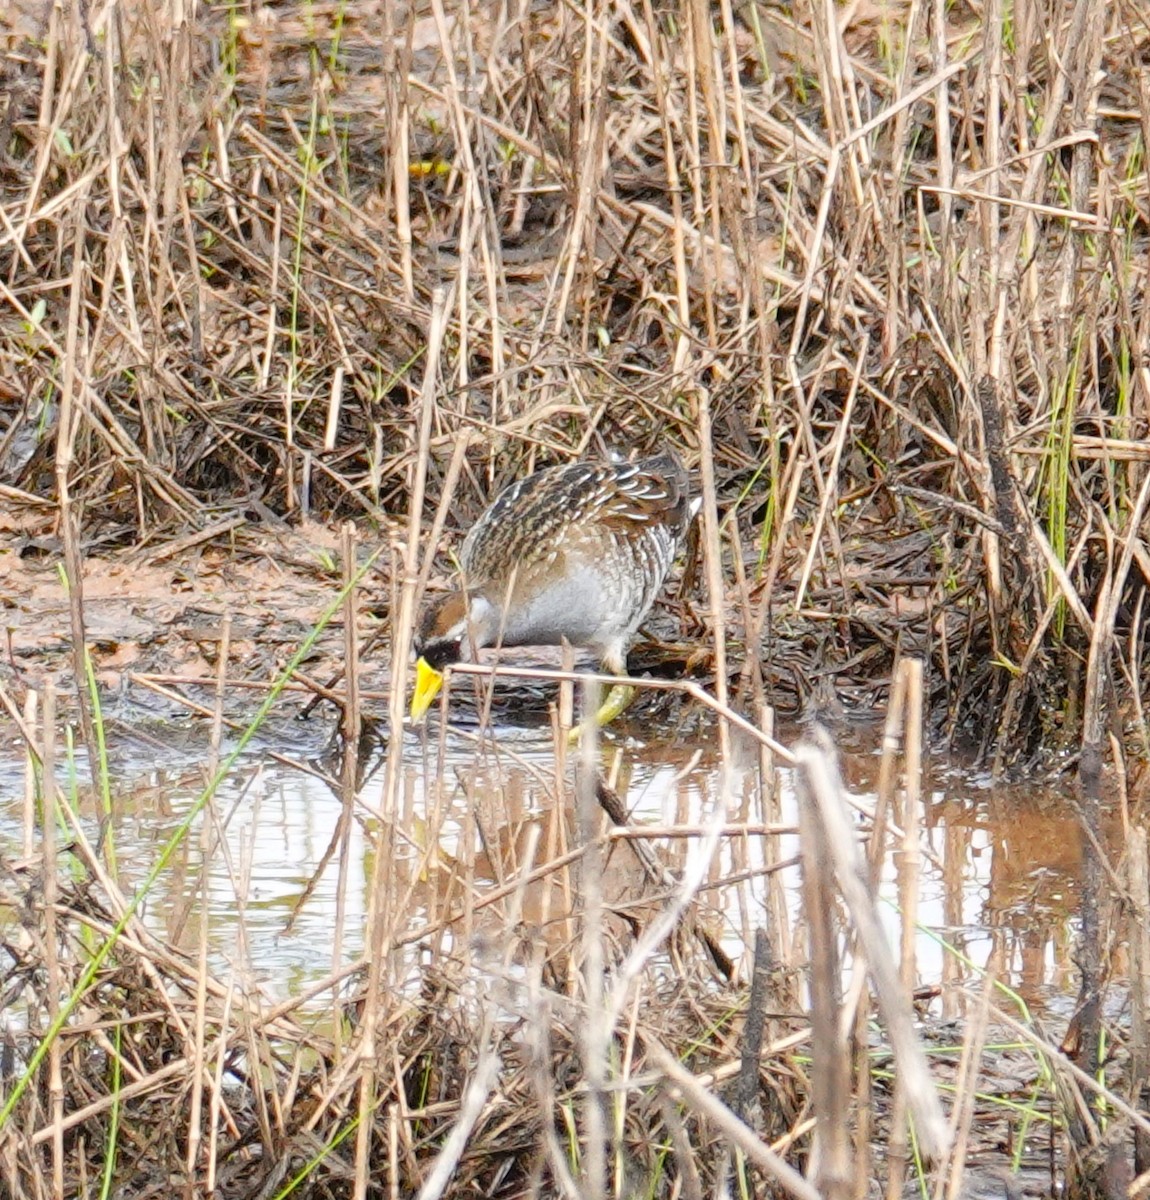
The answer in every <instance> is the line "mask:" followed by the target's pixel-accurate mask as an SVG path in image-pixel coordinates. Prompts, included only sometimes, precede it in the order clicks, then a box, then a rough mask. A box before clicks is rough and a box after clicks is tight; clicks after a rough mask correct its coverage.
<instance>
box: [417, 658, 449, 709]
mask: <svg viewBox="0 0 1150 1200" xmlns="http://www.w3.org/2000/svg"><path fill="white" fill-rule="evenodd" d="M442 686H443V672H442V671H437V670H436V669H435V668H434V667H433V666H432V665H431V664H430V663H429V662H428V661H427V659H426V658H421V659H420V660H419V661H418V662H417V663H416V664H415V692H414V693H413V694H412V697H411V719H412V720H413V721H418V720H419V719H420V717H422V716H423V714H424V713H425V712H427V710H428V709H429V708H430V707H431V702H432V701H433V700H434V699H435V697H436V696H438V695H439V689H440V688H441V687H442Z"/></svg>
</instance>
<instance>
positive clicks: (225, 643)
mask: <svg viewBox="0 0 1150 1200" xmlns="http://www.w3.org/2000/svg"><path fill="white" fill-rule="evenodd" d="M231 638H232V618H231V614H230V613H225V614H224V617H223V620H222V621H221V622H220V648H219V659H218V662H217V665H216V703H215V713H214V714H213V717H212V733H211V740H210V743H209V747H210V748H209V752H208V774H209V777H210V776H212V775H214V774H215V773H216V770H217V768H218V766H219V761H220V739H221V737H222V736H223V722H224V696H225V691H226V685H227V677H228V659H229V656H230V653H231ZM213 809H214V801H213V800H209V801H208V804H207V806H206V807H205V810H204V813H203V816H202V818H201V823H200V879H199V896H200V920H199V939H198V945H197V948H196V955H197V959H196V979H195V1009H194V1016H193V1019H192V1053H191V1064H192V1091H191V1097H190V1101H189V1104H188V1137H187V1150H186V1157H185V1160H184V1162H185V1168H186V1170H187V1173H188V1178H189V1179H195V1177H196V1174H197V1172H198V1170H199V1165H200V1144H201V1141H202V1139H203V1120H202V1118H203V1097H204V1080H205V1077H206V1075H207V1067H206V1061H205V1057H204V1047H205V1044H206V1041H207V1028H206V1026H207V1007H208V987H207V980H208V974H209V972H208V927H209V924H210V914H211V905H210V902H209V898H210V893H209V886H210V879H209V864H210V862H211V858H212V850H213V841H212V825H213V820H212V818H213ZM215 1136H216V1130H215V1126H214V1125H213V1126H212V1128H211V1131H210V1138H211V1140H212V1141H214V1140H215Z"/></svg>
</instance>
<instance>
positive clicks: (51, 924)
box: [40, 678, 67, 1200]
mask: <svg viewBox="0 0 1150 1200" xmlns="http://www.w3.org/2000/svg"><path fill="white" fill-rule="evenodd" d="M43 709H44V719H43V732H44V739H43V742H42V743H41V746H42V749H41V752H40V764H41V769H42V771H43V780H44V784H43V790H42V793H41V808H40V829H41V841H40V846H41V849H40V853H41V868H40V869H41V873H42V883H41V889H42V894H43V904H44V913H45V917H46V920H45V923H44V969H45V971H46V973H47V976H48V994H47V1017H48V1021H47V1024H48V1026H49V1027H51V1026H53V1025H55V1023H56V1021H57V1020H58V1019H59V1015H60V997H61V996H63V995H65V994H66V992H67V988H66V987H65V986H64V982H63V977H62V975H61V972H60V947H59V945H58V943H57V936H56V929H57V926H56V909H57V904H58V898H59V890H60V885H59V877H58V874H57V871H58V864H57V862H56V855H57V849H56V819H57V818H56V794H57V787H58V785H57V780H56V684H55V681H54V680H53V679H50V678H49V679H47V680H45V681H44V705H43ZM62 1056H63V1047H62V1046H61V1044H60V1039H59V1038H54V1039H53V1041H52V1045H51V1047H50V1048H49V1051H48V1104H49V1114H50V1121H51V1129H52V1194H53V1196H55V1197H57V1200H62V1198H63V1196H64V1077H63V1070H62Z"/></svg>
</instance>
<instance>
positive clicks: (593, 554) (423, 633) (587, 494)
mask: <svg viewBox="0 0 1150 1200" xmlns="http://www.w3.org/2000/svg"><path fill="white" fill-rule="evenodd" d="M697 508H698V502H695V503H692V502H691V499H690V496H689V494H688V489H687V472H686V471H685V470H684V469H683V466H682V464H681V463H680V462H679V460H678V459H677V458H676V457H675V456H674V455H673V454H670V453H667V454H661V455H658V456H657V457H655V458H645V459H641V460H640V461H638V462H608V463H583V462H578V463H570V464H567V465H565V466H559V467H549V468H547V469H545V470H542V471H538V472H536V474H534V475H529V476H528V477H527V478H526V479H521V480H519V481H518V482H517V483H513V484H511V486H510V487H508V488H506V489H505V490H504V491H503V492H501V493H500V494H499V496H498V497H497V498H496V500H495V502H494V503H493V504H492V505H491V506H490V508H488V509H487V511H486V512H485V513H484V514H483V515H482V516H481V517H480V518H479V520H478V521H477V522H476V523H475V525H474V526H473V527H472V529H471V531H470V533H468V535H467V537H466V539H465V540H464V542H463V548H462V550H461V551H460V554H459V562H460V565H461V567H462V568H463V579H462V584H463V586H462V588H460V590H458V591H454V592H450V593H448V594H447V595H445V596H441V597H439V598H438V599H437V600H435V601H434V602H433V603H431V604H429V605H428V606H427V608H426V609H425V610H424V612H423V614H422V616H421V618H420V622H419V628H418V631H417V633H416V636H415V649H416V653H417V654H418V655H419V661H418V663H417V664H416V682H415V694H414V695H413V697H412V700H411V715H412V717H413V718H416V719H418V718H420V717H422V716H423V714H424V713H425V712H427V710H428V708H429V707H430V705H431V702H432V701H433V700H434V699H435V696H436V694H437V693H438V691H439V689H440V686H441V684H442V682H443V671H444V668H446V667H449V666H451V665H452V664H453V663H457V662H474V661H475V658H476V654H477V651H479V650H481V649H483V648H484V647H485V646H500V645H501V646H556V645H559V644H560V643H561V642H562V641H563V640H564V639H566V640H567V641H568V642H570V643H571V644H572V645H573V646H583V647H586V648H587V649H589V650H591V651H593V652H594V653H595V654H596V655H598V657H599V660H600V662H601V663H602V664H603V666H604V667H605V668H606V669H607V670H608V671H610V672H611V673H612V674H614V675H623V674H625V673H626V666H627V663H626V656H627V647H628V645H629V643H630V641H631V639H632V638H633V637H634V636H635V631H636V630H637V629H638V628H639V623H640V622H641V621H642V620H643V618H644V617H645V616H646V615H647V612H648V610H649V609H650V607H651V605H652V604H653V603H654V600H655V597H656V596H657V595H658V593H659V589H660V588H661V587H662V586H663V581H664V579H666V577H667V572H668V571H669V570H670V568H671V563H672V562H673V561H674V559H675V554H676V552H677V551H678V548H679V545H680V543H681V542H682V540H683V536H684V534H685V533H686V530H687V526H688V525H689V523H690V520H691V517H692V516H693V515H694V513H695V511H696V510H697ZM632 692H633V689H631V688H626V687H622V686H616V687H614V688H612V689H611V692H610V693H609V694H608V696H607V698H606V700H605V701H604V702H603V705H602V707H601V708H600V709H599V711H598V713H597V714H596V722H597V723H598V724H599V725H605V724H606V723H607V722H608V721H610V720H612V719H614V718H615V717H617V716H618V715H619V713H621V712H622V711H623V709H624V708H626V707H627V705H628V704H629V703H630V701H631V699H632Z"/></svg>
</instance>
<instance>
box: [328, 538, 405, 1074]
mask: <svg viewBox="0 0 1150 1200" xmlns="http://www.w3.org/2000/svg"><path fill="white" fill-rule="evenodd" d="M340 559H341V562H342V564H343V587H344V603H343V637H344V643H343V644H344V657H343V662H344V681H345V683H344V686H345V696H344V701H343V710H342V713H341V721H340V726H341V735H342V739H343V743H342V747H341V749H342V753H341V755H340V789H339V791H340V800H341V808H340V816H339V828H338V829H337V830H336V831H335V832H334V833H333V834H332V842H333V843H335V842H337V841H338V848H337V849H336V850H335V854H336V860H337V866H336V870H337V878H336V891H335V927H334V929H333V930H332V951H331V969H332V971H333V972H334V971H337V970H339V967H340V964H341V963H342V962H343V927H344V920H345V917H346V914H347V886H348V879H349V876H350V874H351V871H352V863H351V861H350V854H349V847H350V845H351V826H352V822H353V821H354V819H355V816H354V810H355V802H356V797H357V793H358V791H359V788H360V784H361V778H360V765H359V750H360V739H361V737H362V733H363V714H362V712H361V711H360V694H359V661H360V656H359V628H358V617H359V613H358V604H357V603H356V587H355V580H356V573H357V570H358V566H357V563H356V537H355V529H354V527H353V526H352V525H350V524H346V525H344V527H343V528H342V529H341V531H340ZM393 611H394V610H393ZM393 675H394V668H393ZM392 686H393V687H394V686H395V681H394V679H393V681H392ZM321 869H322V868H321ZM317 875H318V872H317ZM331 1018H332V1030H333V1035H332V1036H333V1038H334V1041H335V1062H336V1064H337V1065H338V1063H339V1061H340V1059H341V1057H342V1054H343V1036H342V1034H343V1013H342V1011H341V1003H340V998H339V996H338V994H336V993H333V994H332V1013H331Z"/></svg>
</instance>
